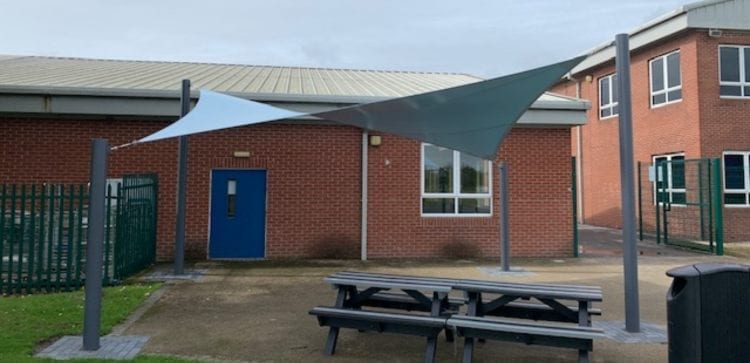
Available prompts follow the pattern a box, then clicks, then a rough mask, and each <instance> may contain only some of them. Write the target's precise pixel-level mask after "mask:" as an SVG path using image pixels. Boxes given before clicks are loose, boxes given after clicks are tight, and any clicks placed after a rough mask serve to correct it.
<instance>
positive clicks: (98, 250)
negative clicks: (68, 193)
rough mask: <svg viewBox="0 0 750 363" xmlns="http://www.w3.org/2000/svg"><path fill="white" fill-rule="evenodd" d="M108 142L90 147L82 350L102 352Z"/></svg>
mask: <svg viewBox="0 0 750 363" xmlns="http://www.w3.org/2000/svg"><path fill="white" fill-rule="evenodd" d="M108 148H109V147H108V145H107V140H105V139H94V140H93V142H92V144H91V186H90V189H89V226H88V227H89V229H88V243H87V245H86V248H87V249H86V301H85V306H84V315H83V350H88V351H92V350H98V349H99V346H100V344H99V333H100V331H99V329H100V324H101V308H102V244H103V240H104V193H105V188H106V185H107V153H108Z"/></svg>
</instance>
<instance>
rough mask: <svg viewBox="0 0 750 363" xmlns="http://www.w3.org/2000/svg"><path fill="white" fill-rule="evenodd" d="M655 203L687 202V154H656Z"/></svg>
mask: <svg viewBox="0 0 750 363" xmlns="http://www.w3.org/2000/svg"><path fill="white" fill-rule="evenodd" d="M653 165H654V169H655V170H656V182H654V195H655V197H654V204H656V201H657V200H658V201H659V203H663V202H665V201H667V202H668V203H670V204H678V205H684V204H685V154H669V155H659V156H654V164H653Z"/></svg>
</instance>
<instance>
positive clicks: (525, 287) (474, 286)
mask: <svg viewBox="0 0 750 363" xmlns="http://www.w3.org/2000/svg"><path fill="white" fill-rule="evenodd" d="M325 281H326V282H327V283H329V284H331V285H349V286H363V287H381V288H394V289H404V290H406V289H413V290H430V291H436V292H450V291H451V290H454V289H455V290H462V291H467V292H481V293H494V294H501V295H517V296H520V297H535V298H548V299H563V300H577V301H602V292H601V288H599V287H597V286H583V285H558V284H536V283H533V284H528V283H515V282H503V281H488V280H476V279H451V278H440V277H422V276H408V275H396V274H384V273H369V272H353V271H343V272H337V273H334V274H332V275H330V276H329V277H327V278H326V279H325Z"/></svg>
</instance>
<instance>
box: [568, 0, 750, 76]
mask: <svg viewBox="0 0 750 363" xmlns="http://www.w3.org/2000/svg"><path fill="white" fill-rule="evenodd" d="M748 19H750V0H704V1H698V2H694V3H690V4H687V5H683V6H681V7H679V8H677V9H675V10H673V11H671V12H669V13H667V14H664V15H662V16H660V17H657V18H655V19H653V20H651V21H648V22H646V23H644V24H641V25H640V26H638V27H637V28H635V29H633V30H631V31H630V32H628V34H629V35H630V50H631V51H632V50H635V49H639V48H642V47H645V46H647V45H649V44H652V43H654V42H657V41H660V40H662V39H665V38H667V37H670V36H673V35H675V34H678V33H680V32H683V31H685V30H687V29H691V28H694V29H719V30H722V29H723V30H740V31H750V21H748ZM613 38H614V37H613ZM585 54H588V58H586V59H584V60H583V62H581V63H580V64H579V65H578V66H576V67H574V68H573V70H572V71H571V72H570V73H571V74H577V73H580V72H582V71H585V70H587V69H590V68H593V67H596V66H598V65H601V64H604V63H607V62H610V61H612V60H613V59H614V58H615V46H614V41H611V42H606V43H603V44H601V45H599V46H597V47H594V48H593V49H591V50H589V51H587V52H585Z"/></svg>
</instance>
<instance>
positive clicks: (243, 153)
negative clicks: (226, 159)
mask: <svg viewBox="0 0 750 363" xmlns="http://www.w3.org/2000/svg"><path fill="white" fill-rule="evenodd" d="M232 156H234V157H235V158H249V157H250V152H249V151H235V152H233V153H232Z"/></svg>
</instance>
